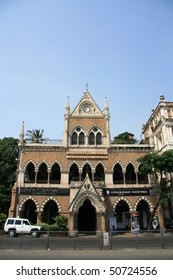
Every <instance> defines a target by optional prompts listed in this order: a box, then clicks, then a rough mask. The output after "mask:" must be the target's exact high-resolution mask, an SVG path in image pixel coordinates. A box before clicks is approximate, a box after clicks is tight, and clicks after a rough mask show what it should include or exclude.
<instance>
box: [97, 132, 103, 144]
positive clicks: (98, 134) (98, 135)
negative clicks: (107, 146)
mask: <svg viewBox="0 0 173 280" xmlns="http://www.w3.org/2000/svg"><path fill="white" fill-rule="evenodd" d="M101 144H102V135H101V133H100V132H98V133H97V134H96V145H101Z"/></svg>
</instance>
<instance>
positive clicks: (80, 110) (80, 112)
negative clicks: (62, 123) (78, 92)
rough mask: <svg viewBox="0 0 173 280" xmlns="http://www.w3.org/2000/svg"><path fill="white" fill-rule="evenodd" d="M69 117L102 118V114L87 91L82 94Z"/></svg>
mask: <svg viewBox="0 0 173 280" xmlns="http://www.w3.org/2000/svg"><path fill="white" fill-rule="evenodd" d="M70 115H71V116H87V117H89V116H91V117H93V116H97V117H98V116H102V117H103V113H102V111H101V110H100V108H99V106H98V105H97V104H96V102H95V101H94V99H93V98H92V96H91V95H90V93H89V92H88V91H86V92H84V95H83V97H82V98H81V100H80V101H79V103H78V104H77V106H76V107H75V108H74V110H73V111H72V112H71V114H70Z"/></svg>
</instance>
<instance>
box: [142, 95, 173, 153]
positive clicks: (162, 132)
mask: <svg viewBox="0 0 173 280" xmlns="http://www.w3.org/2000/svg"><path fill="white" fill-rule="evenodd" d="M142 133H143V135H144V141H145V143H148V144H152V145H154V149H155V150H156V151H159V152H160V153H162V152H164V151H166V150H173V102H167V101H165V97H164V96H163V95H161V96H160V102H159V104H158V106H157V107H156V108H155V109H154V110H152V114H151V116H150V118H149V119H148V121H147V122H146V124H145V125H144V126H143V132H142Z"/></svg>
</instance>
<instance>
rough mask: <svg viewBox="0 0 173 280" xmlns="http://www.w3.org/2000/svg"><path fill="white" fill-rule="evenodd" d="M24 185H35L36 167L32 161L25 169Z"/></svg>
mask: <svg viewBox="0 0 173 280" xmlns="http://www.w3.org/2000/svg"><path fill="white" fill-rule="evenodd" d="M24 183H31V184H33V183H35V165H34V163H33V162H32V161H30V162H28V164H27V166H26V167H25V175H24Z"/></svg>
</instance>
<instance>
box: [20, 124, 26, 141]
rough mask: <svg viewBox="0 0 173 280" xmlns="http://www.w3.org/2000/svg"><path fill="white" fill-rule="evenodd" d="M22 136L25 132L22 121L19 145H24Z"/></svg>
mask: <svg viewBox="0 0 173 280" xmlns="http://www.w3.org/2000/svg"><path fill="white" fill-rule="evenodd" d="M24 135H25V132H24V121H23V122H22V127H21V130H20V139H19V143H20V144H23V143H24Z"/></svg>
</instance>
